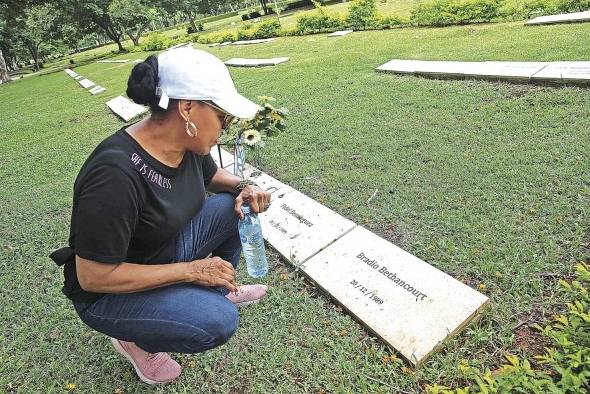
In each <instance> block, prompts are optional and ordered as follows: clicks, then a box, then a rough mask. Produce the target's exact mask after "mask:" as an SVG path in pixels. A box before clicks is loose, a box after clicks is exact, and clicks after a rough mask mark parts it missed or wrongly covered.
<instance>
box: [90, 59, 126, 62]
mask: <svg viewBox="0 0 590 394" xmlns="http://www.w3.org/2000/svg"><path fill="white" fill-rule="evenodd" d="M129 61H131V59H116V60H99V61H97V63H127V62H129Z"/></svg>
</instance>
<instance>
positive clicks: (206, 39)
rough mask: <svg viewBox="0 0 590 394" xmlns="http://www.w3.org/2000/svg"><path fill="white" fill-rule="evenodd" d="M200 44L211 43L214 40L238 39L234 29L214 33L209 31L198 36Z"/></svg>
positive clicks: (231, 40)
mask: <svg viewBox="0 0 590 394" xmlns="http://www.w3.org/2000/svg"><path fill="white" fill-rule="evenodd" d="M198 40H199V42H200V43H201V44H212V43H214V42H228V41H230V42H234V41H237V40H238V35H237V33H236V32H235V31H231V30H222V31H217V32H214V33H209V34H207V35H205V36H201V37H199V39H198Z"/></svg>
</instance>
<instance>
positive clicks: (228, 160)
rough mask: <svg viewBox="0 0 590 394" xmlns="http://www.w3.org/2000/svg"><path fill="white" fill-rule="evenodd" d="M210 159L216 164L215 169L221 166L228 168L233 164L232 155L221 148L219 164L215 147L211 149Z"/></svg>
mask: <svg viewBox="0 0 590 394" xmlns="http://www.w3.org/2000/svg"><path fill="white" fill-rule="evenodd" d="M211 157H212V158H213V161H215V164H217V167H221V164H223V168H228V167H230V166H231V165H232V164H233V163H234V155H233V154H232V153H230V152H228V151H227V150H225V149H224V148H221V162H220V161H219V150H218V148H217V145H215V146H214V147H213V148H211Z"/></svg>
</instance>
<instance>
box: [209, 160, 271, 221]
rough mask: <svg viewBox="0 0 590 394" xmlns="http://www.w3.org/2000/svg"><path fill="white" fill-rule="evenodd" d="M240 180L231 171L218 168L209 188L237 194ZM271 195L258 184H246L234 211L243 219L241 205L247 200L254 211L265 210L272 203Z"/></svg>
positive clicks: (217, 191)
mask: <svg viewBox="0 0 590 394" xmlns="http://www.w3.org/2000/svg"><path fill="white" fill-rule="evenodd" d="M240 181H241V179H240V178H239V177H237V176H235V175H232V174H231V173H230V172H229V171H227V170H224V169H223V168H218V169H217V172H216V173H215V175H213V178H211V181H210V182H209V186H207V190H208V191H210V192H212V193H219V192H230V193H234V194H235V193H237V192H238V190H237V187H238V183H240ZM270 196H271V195H270V193H269V192H267V191H264V190H262V189H261V188H260V187H258V186H251V185H249V186H246V187H245V188H244V189H243V190H242V191H241V192H240V194H239V195H238V196H237V197H236V203H235V205H234V211H235V213H236V215H238V216H239V217H240V219H243V218H244V214H243V213H242V209H241V207H242V204H243V203H245V202H247V203H248V204H250V208H252V211H254V213H260V212H264V211H266V210H267V209H268V206H269V205H270V198H271V197H270Z"/></svg>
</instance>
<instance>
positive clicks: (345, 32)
mask: <svg viewBox="0 0 590 394" xmlns="http://www.w3.org/2000/svg"><path fill="white" fill-rule="evenodd" d="M350 33H352V30H340V31H335V32H334V33H330V34H328V37H342V36H345V35H347V34H350Z"/></svg>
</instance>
